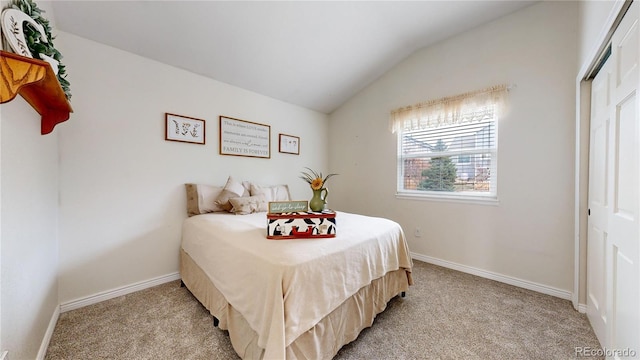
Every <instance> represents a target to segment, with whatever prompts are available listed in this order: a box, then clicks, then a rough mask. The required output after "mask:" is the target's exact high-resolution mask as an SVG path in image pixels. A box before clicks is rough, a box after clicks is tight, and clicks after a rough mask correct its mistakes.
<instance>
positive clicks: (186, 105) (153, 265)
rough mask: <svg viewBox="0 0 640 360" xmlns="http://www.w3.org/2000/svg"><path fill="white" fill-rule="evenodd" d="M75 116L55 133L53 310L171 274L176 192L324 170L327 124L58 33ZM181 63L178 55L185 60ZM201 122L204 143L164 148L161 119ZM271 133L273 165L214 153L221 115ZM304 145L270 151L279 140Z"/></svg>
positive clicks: (180, 199)
mask: <svg viewBox="0 0 640 360" xmlns="http://www.w3.org/2000/svg"><path fill="white" fill-rule="evenodd" d="M58 41H59V42H60V44H61V48H62V50H63V53H64V55H65V60H66V64H67V68H68V69H69V70H68V73H69V79H70V82H71V85H72V91H73V94H74V95H73V108H74V114H73V117H72V119H71V120H70V121H69V122H68V123H65V124H63V125H62V126H61V127H60V129H59V135H60V159H61V160H60V161H61V163H60V173H61V178H60V267H61V271H60V302H61V303H63V304H64V303H65V302H69V301H72V300H75V299H79V298H83V297H86V296H89V295H93V294H96V293H99V292H103V291H108V290H111V289H116V288H119V287H122V286H126V285H130V284H134V283H136V282H140V281H144V280H149V279H152V278H155V277H159V276H164V275H167V274H171V273H175V272H177V271H178V248H179V244H180V232H181V224H182V220H183V219H184V218H185V217H186V196H185V190H184V183H187V182H195V183H205V184H217V185H224V183H225V181H226V179H227V177H228V176H229V175H233V176H234V177H236V178H239V179H242V180H251V181H256V182H258V183H261V184H279V183H288V184H289V185H290V187H291V191H292V195H293V196H294V197H296V198H301V199H305V198H307V197H308V196H309V193H308V187H307V185H306V184H305V183H304V182H303V181H302V180H299V179H297V177H298V174H299V172H300V170H302V169H303V168H304V167H305V166H309V167H312V168H315V169H318V170H324V169H326V168H327V165H328V157H327V153H326V150H325V149H326V147H327V138H328V136H327V135H328V120H327V116H326V115H324V114H320V113H317V112H314V111H311V110H307V109H304V108H300V107H297V106H293V105H290V104H287V103H284V102H281V101H277V100H274V99H271V98H268V97H265V96H262V95H259V94H256V93H252V92H249V91H246V90H242V89H239V88H236V87H233V86H230V85H227V84H224V83H221V82H218V81H214V80H211V79H207V78H204V77H202V76H199V75H195V74H193V73H189V72H187V71H183V70H180V69H177V68H174V67H170V66H167V65H164V64H161V63H158V62H155V61H151V60H149V59H145V58H142V57H140V56H137V55H133V54H131V53H127V52H123V51H120V50H116V49H114V48H111V47H108V46H105V45H101V44H98V43H96V42H93V41H89V40H86V39H83V38H80V37H77V36H75V35H71V34H68V33H63V32H61V33H60V34H59V36H58ZM185 56H186V55H185ZM165 112H170V113H175V114H181V115H185V116H190V117H195V118H200V119H204V120H206V145H204V146H203V145H195V144H187V143H179V142H172V141H165V140H164V136H165V135H164V131H165V128H164V113H165ZM219 115H226V116H230V117H234V118H239V119H244V120H248V121H253V122H258V123H262V124H267V125H270V126H271V159H256V158H248V157H237V156H221V155H219V154H218V142H219V141H218V139H219V134H218V126H219V125H218V116H219ZM279 133H286V134H291V135H296V136H299V137H300V138H301V148H300V155H299V156H297V155H291V154H282V153H279V152H278V134H279Z"/></svg>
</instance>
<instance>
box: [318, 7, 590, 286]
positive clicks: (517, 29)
mask: <svg viewBox="0 0 640 360" xmlns="http://www.w3.org/2000/svg"><path fill="white" fill-rule="evenodd" d="M577 41H578V39H577V4H576V3H575V2H542V3H538V4H535V5H533V6H531V7H528V8H525V9H523V10H521V11H519V12H516V13H514V14H511V15H509V16H506V17H504V18H501V19H498V20H496V21H494V22H492V23H489V24H486V25H483V26H480V27H478V28H475V29H473V30H471V31H469V32H467V33H464V34H462V35H459V36H456V37H453V38H450V39H448V40H446V41H443V42H441V43H439V44H437V45H434V46H431V47H429V48H425V49H423V50H421V51H418V52H416V53H415V54H413V55H412V56H411V57H409V58H408V59H406V60H405V61H403V62H402V63H401V64H399V65H398V66H396V67H395V68H394V69H393V70H391V71H390V72H388V73H387V74H385V75H384V76H383V77H381V78H380V79H379V80H378V81H376V82H375V83H373V84H372V85H370V86H369V87H368V88H366V89H365V90H363V91H362V92H361V93H360V94H358V95H357V96H355V97H354V98H353V99H351V100H350V101H349V102H347V103H346V104H345V105H343V106H342V107H341V108H340V109H338V110H337V111H336V112H334V113H333V114H332V115H331V116H330V136H331V140H330V147H329V149H330V155H329V163H330V170H331V171H332V172H338V173H340V174H341V175H340V177H336V178H335V179H332V184H331V191H332V195H331V196H332V198H331V199H330V202H331V206H332V207H333V208H336V209H339V210H345V211H351V212H359V213H365V214H370V215H376V216H383V217H388V218H391V219H394V220H396V221H398V222H399V223H400V224H401V225H402V226H403V228H404V230H405V232H406V235H407V237H408V240H409V246H410V249H411V250H412V252H415V253H417V254H420V255H425V256H430V257H433V258H437V259H440V260H445V261H450V262H453V263H457V264H462V265H465V266H469V267H473V268H477V269H481V270H484V271H490V272H494V273H498V274H502V275H504V276H508V277H513V278H516V279H521V280H525V281H529V282H533V283H536V284H539V285H542V286H545V287H549V288H551V289H558V290H561V291H563V292H565V293H567V292H570V291H572V289H573V287H572V284H573V164H574V162H573V155H574V154H573V153H574V127H573V125H574V115H575V110H574V107H575V89H574V86H575V83H574V79H575V74H576V62H577V59H576V57H577V56H576V53H577ZM502 83H507V84H514V85H516V86H517V87H516V88H515V89H513V90H512V91H511V92H510V109H511V110H510V113H509V114H508V116H506V117H505V118H503V119H501V120H500V123H499V150H498V167H499V169H498V196H499V205H498V206H487V205H472V204H460V203H449V202H435V201H418V200H400V199H396V197H395V191H396V136H395V135H394V134H391V132H390V131H389V130H388V121H389V113H390V111H391V110H392V109H394V108H396V107H399V106H405V105H410V104H414V103H416V102H419V101H424V100H428V99H434V98H440V97H443V96H449V95H455V94H459V93H464V92H467V91H472V90H476V89H482V88H485V87H488V86H491V85H496V84H502ZM416 227H420V228H421V229H422V237H420V238H416V237H414V236H413V232H414V229H415V228H416Z"/></svg>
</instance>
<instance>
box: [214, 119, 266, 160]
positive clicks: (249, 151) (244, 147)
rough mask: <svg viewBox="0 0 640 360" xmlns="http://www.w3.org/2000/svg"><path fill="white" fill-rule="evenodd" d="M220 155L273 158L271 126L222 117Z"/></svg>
mask: <svg viewBox="0 0 640 360" xmlns="http://www.w3.org/2000/svg"><path fill="white" fill-rule="evenodd" d="M220 155H233V156H249V157H257V158H265V159H269V158H271V126H269V125H264V124H258V123H254V122H251V121H245V120H240V119H234V118H230V117H226V116H220Z"/></svg>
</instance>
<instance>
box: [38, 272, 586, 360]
mask: <svg viewBox="0 0 640 360" xmlns="http://www.w3.org/2000/svg"><path fill="white" fill-rule="evenodd" d="M414 265H415V267H414V269H413V277H414V280H415V285H414V286H412V287H411V288H410V289H409V292H408V293H407V297H406V298H399V297H396V298H394V299H392V300H391V301H390V302H389V304H388V306H387V309H386V310H385V311H384V312H383V313H381V314H379V315H378V316H377V317H376V321H375V322H374V324H373V326H372V327H371V328H368V329H365V330H363V331H362V333H361V334H360V336H359V337H358V339H356V341H354V342H352V343H350V344H347V345H346V346H344V347H343V348H342V349H341V350H340V352H339V353H338V354H337V356H336V357H335V359H570V358H576V353H575V348H576V347H590V348H598V347H599V344H598V341H597V339H596V337H595V335H594V333H593V330H592V329H591V327H590V326H589V322H588V320H587V318H586V317H585V315H584V314H580V313H578V312H577V311H575V310H574V309H573V307H572V306H571V303H570V302H569V301H567V300H561V299H558V298H555V297H552V296H548V295H543V294H539V293H536V292H533V291H529V290H524V289H521V288H517V287H514V286H510V285H506V284H502V283H499V282H495V281H491V280H487V279H483V278H479V277H476V276H473V275H468V274H464V273H461V272H457V271H453V270H449V269H445V268H442V267H438V266H435V265H430V264H426V263H423V262H420V261H414ZM46 359H49V360H58V359H238V356H237V355H236V354H235V352H234V351H233V348H232V347H231V343H230V341H229V336H228V334H227V333H226V332H225V331H221V330H220V329H217V328H214V327H213V323H212V318H211V316H210V315H209V313H208V312H207V311H206V309H204V308H203V307H202V306H201V305H200V303H199V302H198V301H197V300H196V299H195V298H194V297H193V296H192V295H191V294H190V293H189V291H188V290H187V289H186V288H181V287H180V283H179V281H175V282H171V283H167V284H163V285H160V286H157V287H154V288H150V289H146V290H143V291H139V292H137V293H133V294H129V295H125V296H122V297H119V298H115V299H112V300H108V301H105V302H102V303H99V304H95V305H91V306H87V307H85V308H82V309H78V310H74V311H70V312H66V313H63V314H61V315H60V319H59V321H58V324H57V325H56V328H55V331H54V333H53V337H52V339H51V343H50V345H49V349H48V351H47V355H46Z"/></svg>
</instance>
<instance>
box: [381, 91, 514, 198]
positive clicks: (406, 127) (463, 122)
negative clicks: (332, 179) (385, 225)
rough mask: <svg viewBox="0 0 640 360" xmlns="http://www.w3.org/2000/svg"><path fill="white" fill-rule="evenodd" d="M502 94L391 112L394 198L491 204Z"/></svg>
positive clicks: (462, 97) (484, 94)
mask: <svg viewBox="0 0 640 360" xmlns="http://www.w3.org/2000/svg"><path fill="white" fill-rule="evenodd" d="M504 92H506V86H500V87H494V88H491V89H488V90H483V91H481V92H476V93H469V94H463V95H459V96H457V97H452V98H444V99H440V100H436V101H431V102H428V103H422V104H418V105H416V106H413V107H408V108H402V109H398V110H394V112H392V130H395V131H396V133H397V136H398V188H397V191H398V196H400V197H426V198H440V199H442V198H444V199H461V200H487V201H495V200H496V199H497V186H496V185H497V181H496V180H497V153H498V139H497V132H498V131H497V127H498V121H497V117H498V114H499V110H500V107H501V103H502V99H503V96H501V94H503V93H504ZM487 93H488V94H489V95H490V96H487ZM496 94H497V95H498V96H496ZM452 99H453V100H455V101H452ZM456 101H457V103H456ZM452 104H454V106H451V105H452ZM455 105H457V106H455Z"/></svg>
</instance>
